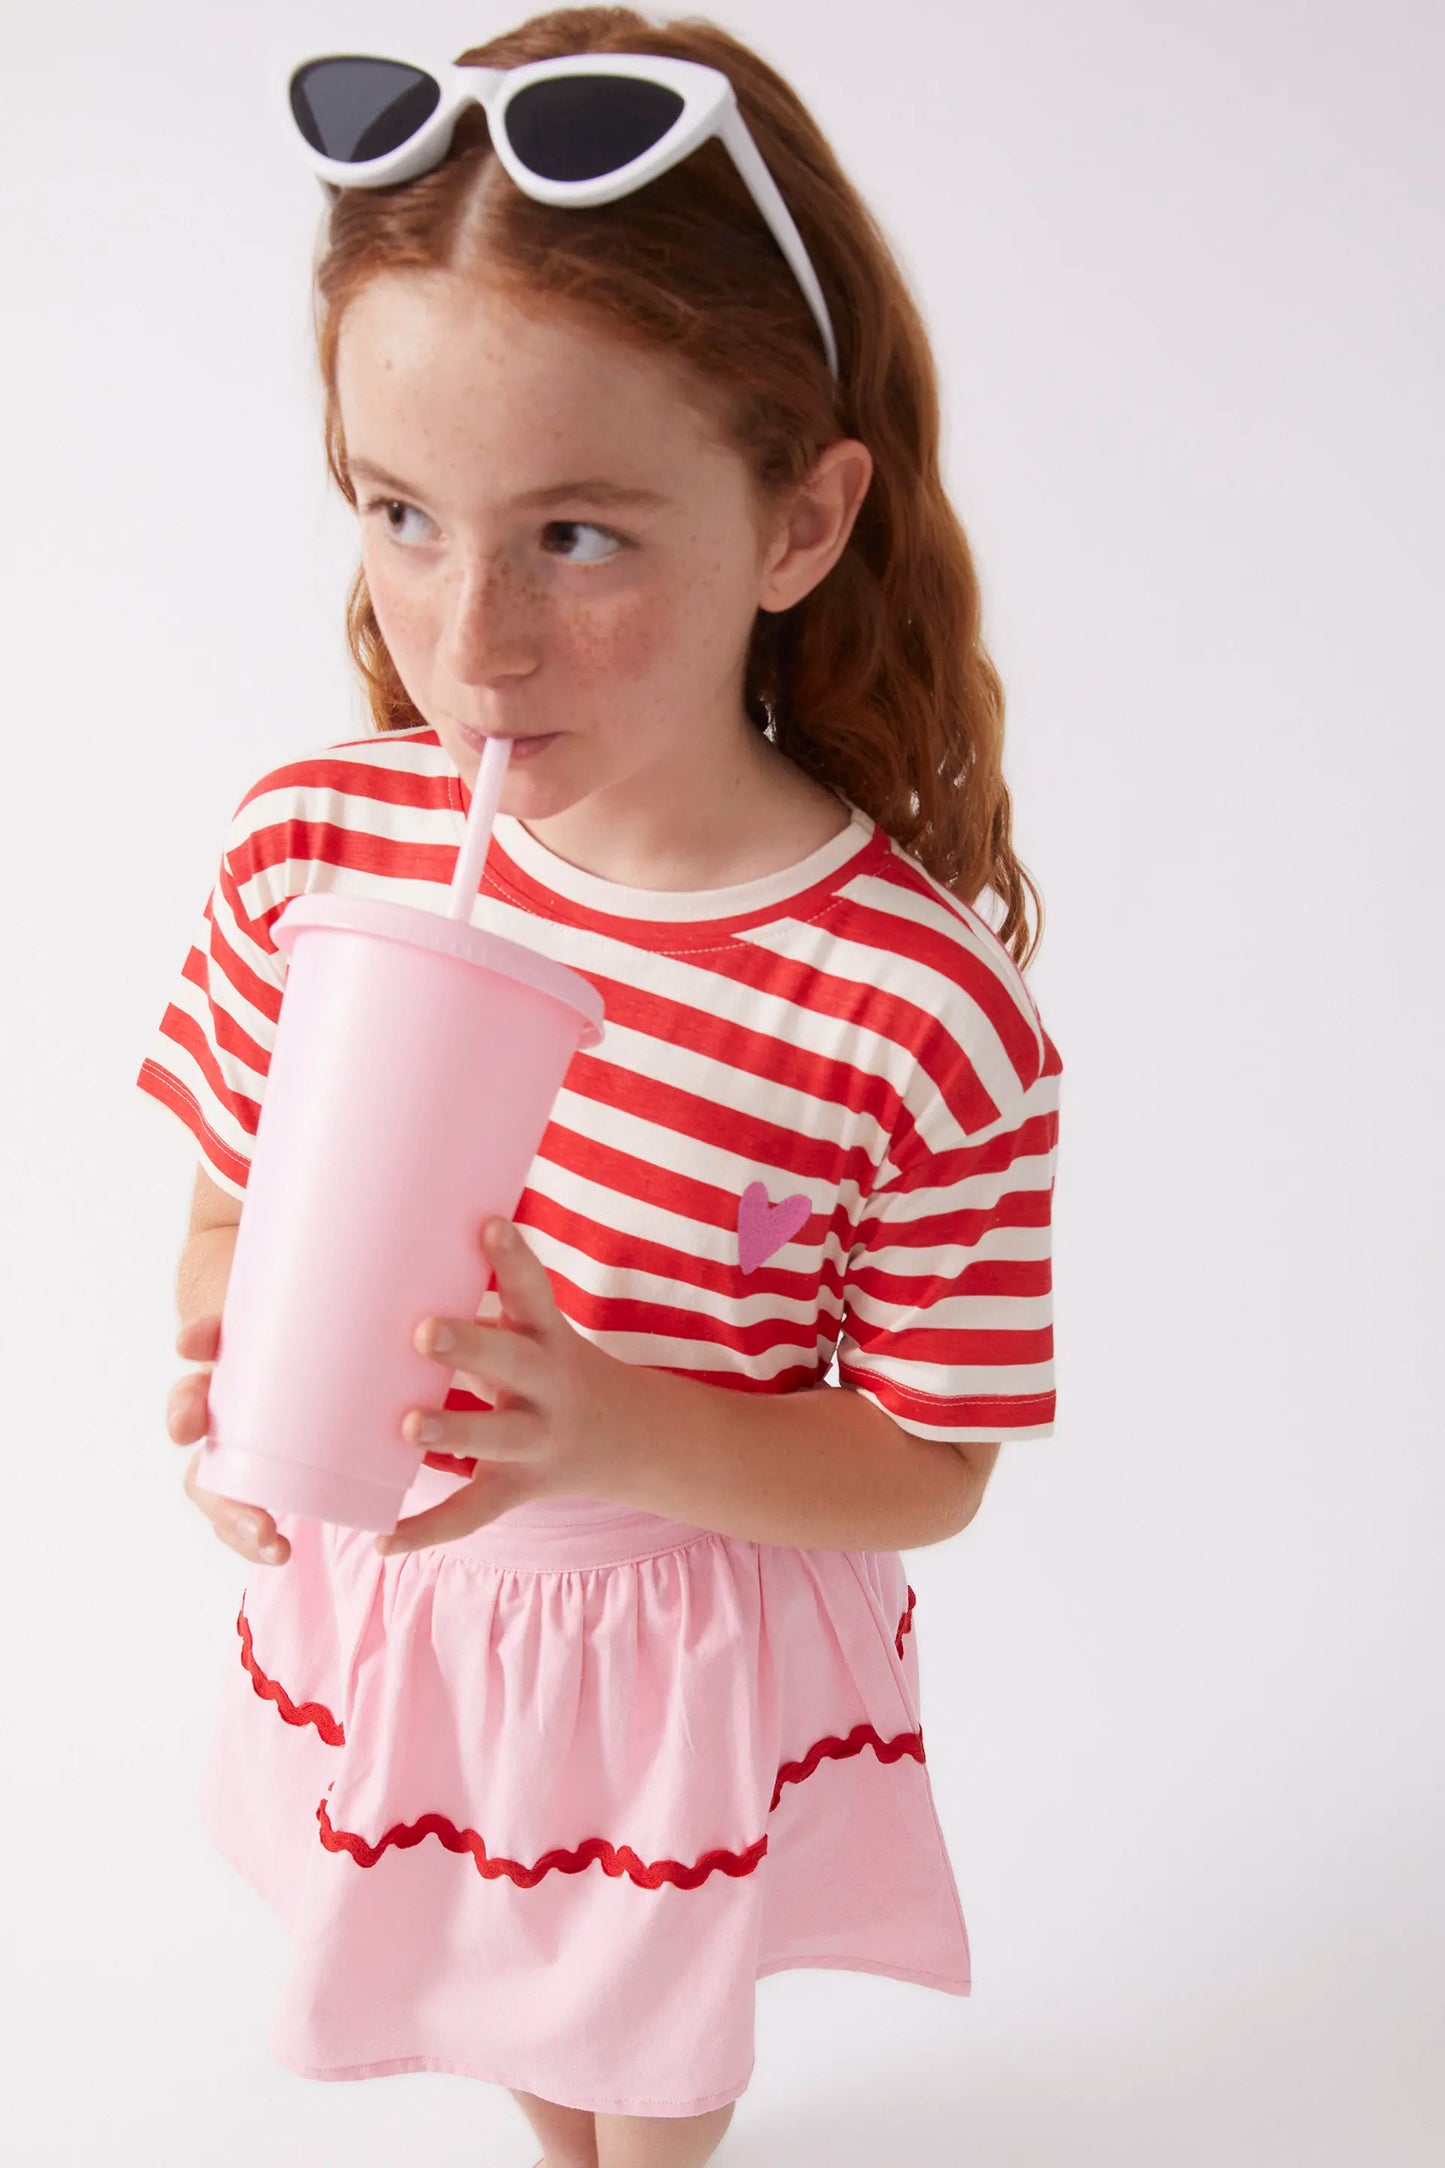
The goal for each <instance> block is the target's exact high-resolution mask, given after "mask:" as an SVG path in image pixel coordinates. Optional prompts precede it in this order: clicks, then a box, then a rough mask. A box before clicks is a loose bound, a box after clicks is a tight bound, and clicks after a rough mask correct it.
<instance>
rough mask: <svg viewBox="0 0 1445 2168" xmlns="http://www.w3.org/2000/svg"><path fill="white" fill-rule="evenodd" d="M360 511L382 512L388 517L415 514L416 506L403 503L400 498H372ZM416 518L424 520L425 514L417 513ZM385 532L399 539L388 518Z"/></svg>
mask: <svg viewBox="0 0 1445 2168" xmlns="http://www.w3.org/2000/svg"><path fill="white" fill-rule="evenodd" d="M361 509H362V511H363V512H384V513H386V514H388V515H390V514H391V513H392V512H400V513H402V514H403V515H405V514H406V513H408V512H415V511H416V506H415V505H414V504H405V503H403V501H402V499H401V498H400V497H372V498H371V499H370V500H369V501H368V502H367V503H366V504H364V505H363V506H362V508H361ZM417 517H418V518H419V519H424V518H425V517H426V514H425V513H418V514H417ZM386 531H387V533H388V534H390V535H394V536H396V537H397V538H398V540H399V539H400V530H399V529H398V528H397V527H395V526H393V524H392V522H391V519H390V517H389V516H388V518H387V522H386Z"/></svg>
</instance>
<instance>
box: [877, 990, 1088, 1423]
mask: <svg viewBox="0 0 1445 2168" xmlns="http://www.w3.org/2000/svg"><path fill="white" fill-rule="evenodd" d="M1033 1014H1034V1017H1035V1020H1036V1021H1037V1011H1034V1012H1033ZM1037 1046H1038V1061H1037V1064H1031V1065H1030V1066H1031V1067H1034V1068H1035V1073H1034V1074H1033V1076H1032V1079H1031V1081H1025V1080H1020V1082H1019V1084H1018V1088H1017V1090H1016V1091H1014V1090H1010V1091H1009V1092H1007V1093H1006V1094H1001V1096H1003V1097H1004V1098H1005V1101H1006V1104H1005V1105H1004V1106H1003V1107H1002V1108H997V1107H995V1108H994V1109H993V1118H992V1119H990V1120H986V1121H984V1122H983V1123H982V1124H979V1123H978V1122H977V1120H976V1119H975V1118H974V1117H975V1116H976V1114H977V1110H978V1104H979V1088H978V1079H977V1077H976V1076H975V1075H974V1074H973V1073H972V1071H971V1070H969V1069H968V1064H967V1062H966V1060H965V1057H964V1056H963V1054H962V1053H961V1051H955V1053H954V1055H953V1056H952V1057H951V1058H952V1059H953V1061H954V1063H955V1076H954V1077H953V1078H951V1077H949V1076H948V1075H944V1076H943V1077H941V1078H939V1077H937V1076H935V1077H934V1078H932V1079H931V1080H930V1084H929V1100H928V1107H927V1117H926V1119H925V1120H910V1121H909V1123H908V1125H907V1134H906V1141H903V1142H895V1145H894V1146H893V1148H892V1149H891V1150H890V1153H889V1158H888V1161H887V1163H886V1165H885V1166H884V1168H882V1169H881V1170H880V1174H881V1179H880V1181H879V1182H877V1183H875V1185H874V1188H873V1190H872V1192H871V1194H870V1196H869V1199H868V1202H867V1204H866V1206H865V1208H864V1211H863V1214H862V1216H861V1219H860V1221H859V1224H858V1229H857V1240H856V1242H855V1243H854V1246H853V1249H852V1251H851V1252H850V1255H849V1261H848V1270H847V1275H846V1278H845V1282H844V1291H843V1292H844V1310H843V1319H842V1324H841V1328H840V1335H839V1342H838V1380H839V1383H840V1384H841V1385H844V1386H849V1387H851V1388H852V1389H853V1390H854V1391H856V1392H858V1393H861V1394H862V1395H863V1396H864V1398H865V1399H868V1400H871V1401H873V1402H874V1404H875V1406H877V1407H879V1408H881V1409H882V1410H883V1412H884V1414H885V1415H889V1416H891V1417H892V1419H893V1420H894V1422H895V1423H897V1424H898V1425H899V1426H900V1427H901V1428H902V1429H904V1430H908V1431H912V1432H914V1433H915V1434H916V1435H917V1436H919V1437H922V1438H939V1439H943V1440H945V1441H948V1442H950V1443H955V1444H964V1443H969V1442H978V1443H992V1442H994V1441H998V1440H1003V1439H1006V1438H1047V1437H1051V1436H1052V1434H1053V1429H1054V1402H1055V1388H1054V1335H1053V1272H1052V1223H1053V1194H1054V1176H1055V1171H1056V1164H1057V1156H1058V1120H1059V1091H1058V1087H1059V1075H1060V1066H1061V1065H1060V1062H1059V1057H1058V1054H1057V1052H1056V1050H1055V1048H1054V1046H1053V1044H1052V1042H1051V1041H1050V1039H1049V1037H1048V1035H1047V1033H1046V1032H1045V1031H1044V1030H1043V1027H1042V1025H1041V1024H1039V1025H1038V1029H1037ZM964 1072H967V1076H966V1079H965V1077H964ZM954 1081H957V1082H958V1089H956V1090H955V1089H952V1088H951V1086H952V1084H953V1083H954ZM935 1085H936V1086H938V1087H939V1088H937V1089H934V1088H933V1087H934V1086H935Z"/></svg>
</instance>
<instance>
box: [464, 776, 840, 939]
mask: <svg viewBox="0 0 1445 2168" xmlns="http://www.w3.org/2000/svg"><path fill="white" fill-rule="evenodd" d="M447 770H448V784H449V790H450V797H451V804H452V811H453V813H454V815H455V817H456V825H457V839H458V843H459V844H460V841H461V838H462V836H463V834H464V833H465V829H466V816H467V813H468V811H469V809H470V806H471V793H470V791H469V790H468V789H467V787H466V785H465V783H464V782H463V779H462V777H461V774H460V772H459V771H458V770H457V769H456V767H455V766H454V765H453V764H452V762H451V761H450V759H448V761H447ZM831 787H832V786H830V788H831ZM833 795H834V797H836V798H837V799H838V801H839V803H840V804H841V805H843V806H844V807H846V809H847V812H848V816H849V817H848V825H847V827H846V828H841V829H839V831H838V833H837V835H835V836H830V837H829V838H828V840H827V842H826V843H822V844H820V845H819V846H818V848H817V850H815V851H810V852H809V854H808V856H807V857H806V858H800V859H798V860H797V861H796V862H795V863H794V864H793V865H791V866H781V867H779V868H778V870H777V871H776V872H775V873H764V874H761V875H759V876H758V878H757V879H756V880H751V881H739V882H735V883H733V884H731V885H730V886H728V887H726V888H631V887H628V886H626V885H625V884H624V883H622V882H620V881H608V880H604V879H603V877H602V876H601V875H600V874H597V873H588V872H586V871H585V870H584V869H583V868H582V867H581V866H574V865H572V864H571V863H570V861H569V860H567V859H565V858H559V857H558V856H557V854H556V852H555V851H550V850H548V848H547V846H546V845H545V844H544V843H540V842H539V841H538V840H537V838H536V837H535V836H534V835H533V834H532V833H531V831H530V830H529V829H528V828H526V827H524V826H523V824H522V822H521V821H519V820H518V819H517V818H516V816H515V815H514V814H511V813H502V812H499V813H498V814H497V816H496V818H495V820H494V822H493V824H492V843H491V848H490V849H489V851H488V853H487V865H486V885H488V886H494V887H496V888H498V889H501V890H502V891H504V892H506V891H510V892H511V894H512V896H513V897H514V899H515V900H516V901H517V902H519V903H520V904H522V905H523V907H524V908H525V909H527V910H530V911H533V912H536V913H538V914H540V915H541V916H542V917H544V918H552V919H557V920H560V921H562V922H564V923H566V924H570V925H576V926H580V927H583V928H585V929H586V930H588V931H591V932H599V933H608V934H610V935H612V936H613V937H614V938H617V939H621V940H627V941H632V942H634V943H636V944H638V945H641V946H644V947H654V948H703V947H707V946H709V945H711V944H716V943H718V942H720V941H723V940H726V939H727V938H729V937H730V936H731V935H733V934H736V933H741V932H744V931H746V930H747V929H748V928H750V927H753V926H757V925H762V924H765V923H766V922H767V921H768V920H769V919H774V918H809V917H814V916H816V915H817V913H818V912H819V911H820V910H823V909H824V908H826V906H827V904H828V903H829V902H830V901H831V900H832V897H833V895H834V894H835V892H836V891H837V889H838V888H839V887H840V886H841V885H842V881H843V879H844V878H851V877H852V875H853V874H854V873H855V872H857V871H859V870H861V867H862V864H863V862H864V861H865V860H867V859H869V858H870V856H871V855H872V854H874V853H876V851H877V850H878V849H879V848H880V831H879V830H878V828H877V824H876V823H875V822H874V820H873V819H872V817H871V816H870V815H869V814H868V813H866V812H865V811H864V810H863V808H862V807H861V806H857V805H855V804H854V803H853V801H852V800H851V799H850V798H848V797H846V796H845V795H844V793H843V792H842V791H840V790H837V789H834V790H833Z"/></svg>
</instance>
